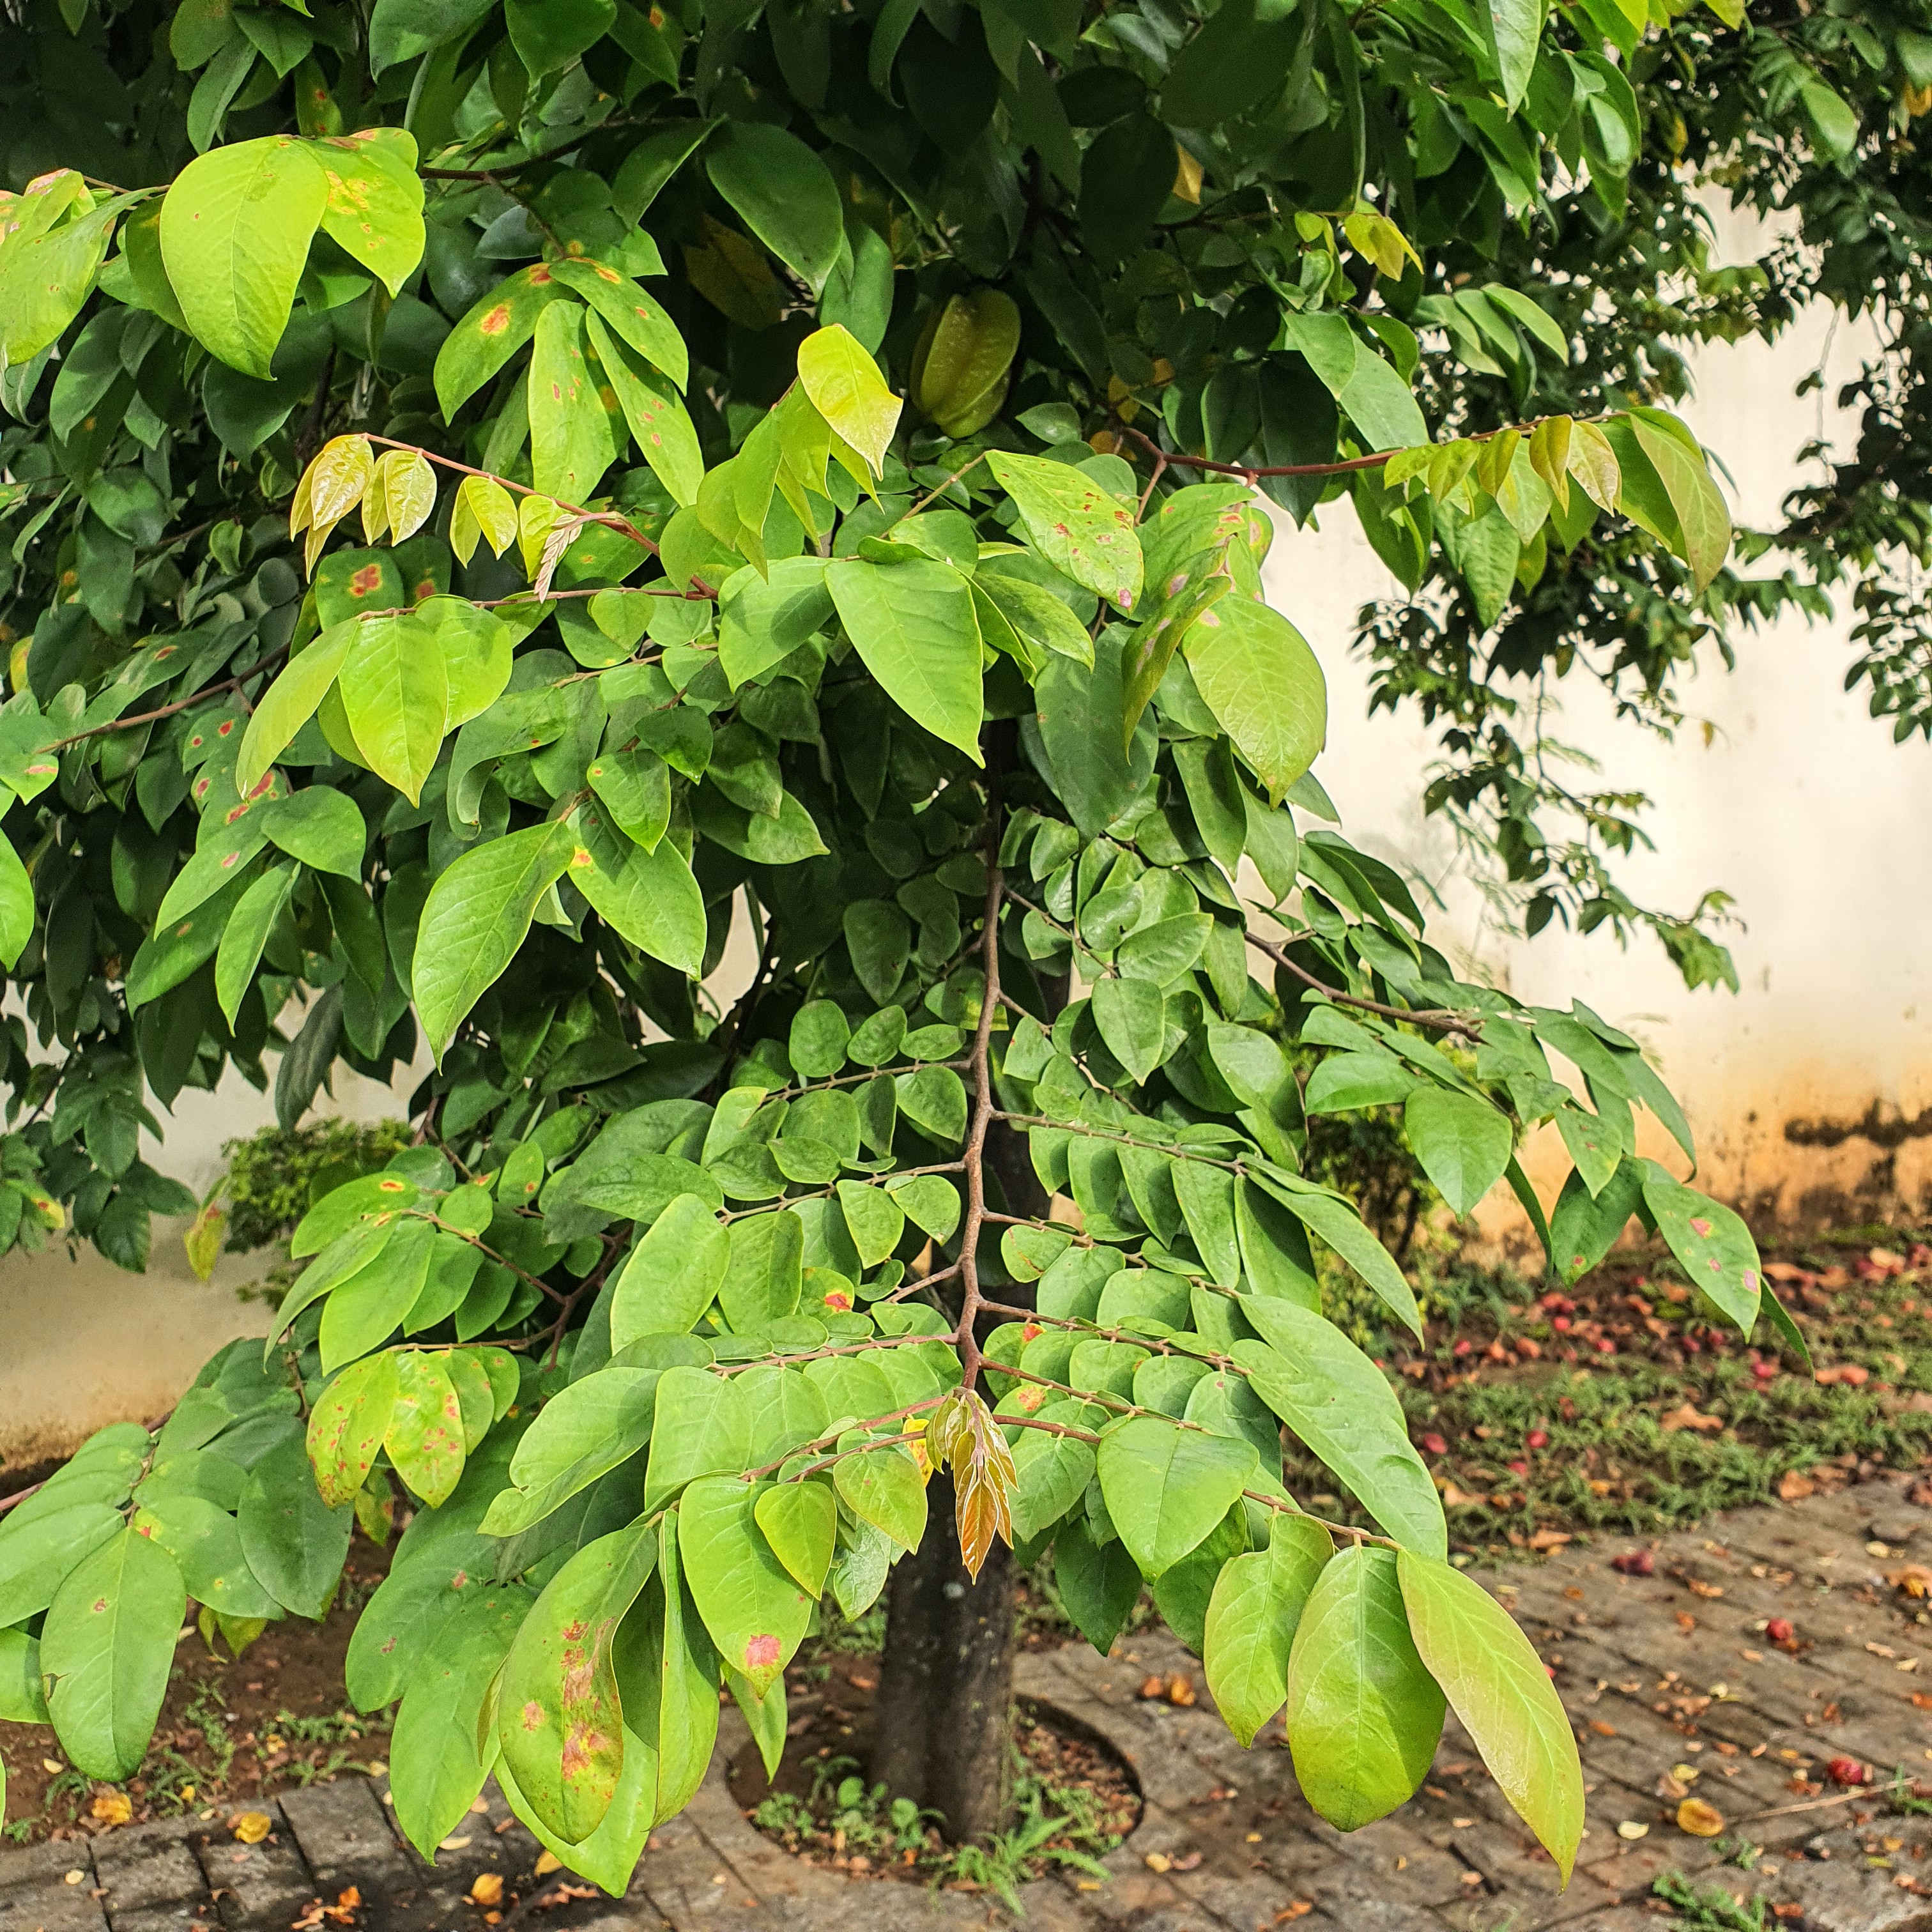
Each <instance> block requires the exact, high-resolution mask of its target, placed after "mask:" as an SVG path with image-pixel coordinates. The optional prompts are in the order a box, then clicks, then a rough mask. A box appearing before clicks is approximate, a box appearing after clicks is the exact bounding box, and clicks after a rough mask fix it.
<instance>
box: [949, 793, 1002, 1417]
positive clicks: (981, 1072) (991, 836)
mask: <svg viewBox="0 0 1932 1932" xmlns="http://www.w3.org/2000/svg"><path fill="white" fill-rule="evenodd" d="M988 790H989V793H990V794H991V796H989V799H988V801H987V803H988V808H989V809H988V820H989V831H988V833H987V838H988V849H989V851H990V852H991V853H992V856H991V858H990V859H989V862H988V863H987V866H986V913H985V921H986V930H985V931H984V932H983V933H982V934H981V935H980V953H981V956H982V957H983V960H984V962H985V967H986V985H985V986H983V988H982V989H980V1025H979V1028H978V1030H977V1031H976V1032H975V1033H974V1036H973V1053H972V1067H973V1082H974V1091H973V1124H972V1126H971V1127H970V1128H969V1129H968V1130H967V1136H966V1148H965V1163H966V1218H965V1222H964V1223H963V1224H962V1226H961V1228H960V1231H959V1279H960V1280H961V1282H962V1284H963V1285H964V1286H965V1295H963V1296H962V1298H961V1302H960V1308H959V1326H958V1327H957V1328H956V1329H955V1330H954V1331H953V1340H954V1342H955V1343H956V1345H957V1346H958V1348H959V1368H960V1386H961V1387H962V1388H968V1389H971V1388H973V1387H974V1385H975V1384H976V1383H977V1382H978V1381H979V1379H980V1340H979V1337H977V1335H976V1334H974V1332H973V1331H974V1323H975V1322H977V1320H978V1319H979V1315H980V1307H981V1305H982V1299H983V1298H982V1297H981V1295H980V1260H979V1243H980V1229H981V1228H982V1227H983V1226H984V1225H985V1223H986V1130H987V1129H988V1128H989V1127H991V1126H992V1124H993V1116H994V1114H995V1111H996V1110H995V1107H994V1105H993V1065H992V1044H993V1016H994V1015H995V1013H998V1011H999V1010H1000V901H1001V897H1002V895H1003V894H1004V890H1005V883H1006V881H1005V877H1004V874H1002V872H1001V870H1000V859H999V852H1000V801H999V795H998V792H997V790H994V789H993V787H992V786H990V785H989V787H988Z"/></svg>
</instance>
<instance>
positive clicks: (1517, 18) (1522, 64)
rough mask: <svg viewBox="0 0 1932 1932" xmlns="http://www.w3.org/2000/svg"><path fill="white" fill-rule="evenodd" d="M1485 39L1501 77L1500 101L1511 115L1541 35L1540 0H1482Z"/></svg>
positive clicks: (1524, 88)
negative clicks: (1501, 91) (1483, 0)
mask: <svg viewBox="0 0 1932 1932" xmlns="http://www.w3.org/2000/svg"><path fill="white" fill-rule="evenodd" d="M1483 28H1484V37H1485V38H1486V39H1487V40H1488V42H1489V43H1490V56H1491V58H1493V60H1494V61H1495V62H1496V71H1497V72H1498V74H1500V75H1501V76H1502V83H1503V104H1504V106H1505V107H1507V108H1508V110H1509V111H1510V113H1512V114H1514V113H1515V112H1516V111H1517V109H1518V108H1519V107H1521V106H1522V105H1523V96H1524V95H1526V94H1527V93H1528V92H1529V77H1530V75H1531V74H1532V73H1533V72H1534V71H1535V67H1536V52H1537V47H1538V43H1540V42H1541V40H1542V37H1543V0H1485V4H1484V7H1483Z"/></svg>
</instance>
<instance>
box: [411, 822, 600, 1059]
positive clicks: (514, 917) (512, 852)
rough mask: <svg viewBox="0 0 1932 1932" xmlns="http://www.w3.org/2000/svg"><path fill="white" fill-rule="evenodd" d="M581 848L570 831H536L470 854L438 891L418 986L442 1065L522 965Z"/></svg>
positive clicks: (423, 928)
mask: <svg viewBox="0 0 1932 1932" xmlns="http://www.w3.org/2000/svg"><path fill="white" fill-rule="evenodd" d="M574 847H575V841H574V839H573V838H571V834H570V830H569V828H568V826H565V825H562V824H551V825H532V826H530V827H529V829H527V830H525V831H522V832H511V833H509V834H508V835H507V836H505V837H503V838H495V839H491V840H489V841H486V842H485V843H484V844H481V845H479V846H478V847H476V848H475V850H472V851H469V852H466V853H463V856H461V857H460V859H458V860H457V861H456V862H455V864H454V865H452V866H451V867H450V868H449V871H446V872H444V873H443V874H441V875H440V877H438V878H437V882H436V883H435V884H434V885H433V886H431V888H430V890H429V897H428V899H427V900H425V902H424V904H423V913H422V923H421V924H420V925H419V926H418V927H417V929H416V953H415V956H414V959H413V962H412V964H411V966H410V984H411V986H413V988H414V989H415V992H416V1011H417V1013H419V1015H420V1016H422V1024H423V1030H424V1031H425V1033H426V1034H428V1036H429V1040H430V1044H431V1049H432V1050H433V1051H434V1052H435V1054H436V1055H437V1060H438V1061H439V1063H440V1061H441V1059H442V1056H443V1050H444V1049H446V1047H447V1046H449V1043H450V1041H451V1040H452V1039H453V1038H454V1037H455V1034H456V1029H457V1028H458V1027H459V1026H460V1025H462V1023H463V1019H464V1018H465V1016H466V1015H467V1014H468V1013H469V1010H470V1008H471V1007H473V1006H474V1005H475V1004H476V1002H477V1001H478V1000H479V999H481V998H482V996H483V995H484V993H485V992H487V990H488V989H490V987H491V986H493V985H495V983H496V981H497V980H499V979H500V978H501V977H502V974H503V972H504V971H505V968H507V967H508V965H509V963H510V962H511V960H512V959H514V958H515V957H516V955H517V948H518V947H520V946H521V945H522V944H523V935H525V934H526V933H527V932H529V929H530V920H531V919H532V916H534V915H535V912H536V908H537V901H538V900H539V899H540V898H542V896H543V895H544V892H546V891H547V889H549V888H550V886H551V885H552V884H553V883H554V882H555V880H556V879H557V878H558V877H559V876H560V875H561V874H562V871H563V870H564V868H565V866H566V865H568V864H569V862H570V859H571V853H572V851H573V850H574Z"/></svg>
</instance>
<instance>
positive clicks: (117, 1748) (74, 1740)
mask: <svg viewBox="0 0 1932 1932" xmlns="http://www.w3.org/2000/svg"><path fill="white" fill-rule="evenodd" d="M304 1467H305V1469H306V1465H305V1466H304ZM186 1608H187V1591H186V1589H185V1588H184V1586H183V1585H182V1583H181V1571H180V1569H179V1568H178V1567H177V1565H175V1560H174V1559H173V1558H172V1556H169V1554H168V1553H167V1552H166V1550H164V1549H163V1548H162V1547H161V1546H160V1544H158V1543H157V1542H155V1541H153V1540H152V1539H151V1538H148V1537H145V1536H143V1535H142V1534H141V1533H140V1532H139V1531H138V1530H136V1529H133V1528H131V1527H130V1528H128V1529H124V1530H122V1531H121V1532H119V1534H118V1535H116V1536H115V1537H114V1538H113V1539H112V1540H111V1541H109V1542H107V1543H105V1544H102V1546H101V1547H100V1548H99V1549H98V1550H95V1552H94V1553H92V1555H91V1556H87V1557H85V1558H83V1559H82V1561H81V1562H80V1563H79V1564H78V1565H77V1566H76V1567H75V1568H74V1570H73V1571H71V1573H70V1574H69V1575H68V1578H67V1580H66V1581H65V1583H62V1586H61V1587H60V1589H59V1590H58V1592H57V1593H56V1594H55V1598H54V1600H53V1602H52V1604H51V1605H50V1606H49V1608H48V1611H47V1619H46V1628H44V1629H43V1631H42V1632H41V1634H40V1668H41V1670H43V1671H44V1672H46V1673H47V1675H48V1676H50V1677H51V1678H52V1679H53V1691H52V1694H51V1695H50V1696H49V1698H48V1700H47V1709H48V1711H49V1714H50V1715H52V1719H53V1726H54V1732H55V1736H58V1738H59V1739H60V1742H61V1746H62V1749H63V1750H65V1752H66V1753H67V1754H68V1757H70V1758H71V1760H73V1762H74V1769H76V1770H77V1771H80V1772H84V1773H85V1774H86V1775H87V1776H88V1777H89V1778H107V1779H111V1780H115V1781H118V1780H120V1779H121V1778H130V1777H131V1776H133V1774H134V1772H136V1770H137V1769H139V1766H140V1763H141V1760H142V1757H143V1756H144V1755H145V1752H146V1751H147V1748H148V1738H149V1736H151V1733H153V1730H154V1721H155V1720H156V1719H157V1718H158V1717H159V1716H160V1714H161V1700H162V1698H163V1696H164V1695H165V1694H166V1691H167V1688H168V1673H169V1669H170V1667H172V1664H173V1662H174V1655H175V1643H176V1641H177V1640H178V1637H179V1635H180V1632H181V1615H182V1613H183V1611H184V1610H185V1609H186Z"/></svg>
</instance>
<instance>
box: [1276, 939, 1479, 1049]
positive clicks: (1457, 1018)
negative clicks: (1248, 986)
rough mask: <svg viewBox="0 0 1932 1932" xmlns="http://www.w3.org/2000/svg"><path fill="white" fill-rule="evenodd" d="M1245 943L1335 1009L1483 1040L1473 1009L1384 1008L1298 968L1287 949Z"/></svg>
mask: <svg viewBox="0 0 1932 1932" xmlns="http://www.w3.org/2000/svg"><path fill="white" fill-rule="evenodd" d="M1247 941H1248V944H1250V946H1252V947H1253V948H1254V949H1255V950H1256V952H1257V953H1266V954H1267V955H1268V957H1269V958H1270V959H1272V960H1273V961H1274V963H1275V964H1276V965H1277V966H1279V967H1280V968H1282V970H1283V971H1284V972H1287V973H1291V974H1293V975H1294V976H1295V978H1296V979H1298V980H1300V981H1301V983H1302V984H1303V985H1304V986H1308V987H1311V988H1313V990H1314V991H1315V992H1318V993H1322V994H1325V995H1327V997H1328V998H1330V999H1331V1000H1333V1001H1334V1002H1335V1004H1337V1006H1338V1007H1355V1009H1356V1010H1358V1012H1361V1013H1378V1014H1379V1015H1380V1016H1382V1018H1383V1019H1389V1020H1407V1021H1408V1022H1409V1023H1410V1024H1411V1025H1414V1026H1425V1027H1434V1028H1436V1029H1437V1031H1439V1032H1442V1033H1460V1034H1463V1036H1464V1037H1466V1038H1467V1039H1469V1040H1477V1041H1480V1040H1481V1039H1482V1037H1483V1019H1482V1016H1481V1014H1480V1013H1478V1012H1477V1011H1476V1010H1475V1008H1474V1007H1466V1008H1461V1009H1458V1008H1457V1007H1385V1006H1384V1005H1383V1004H1382V1001H1379V1000H1366V999H1364V998H1362V996H1361V995H1360V994H1359V993H1345V992H1343V991H1342V989H1340V987H1339V986H1330V985H1329V983H1328V981H1327V980H1318V979H1317V978H1316V977H1315V975H1314V974H1313V973H1311V972H1310V971H1309V970H1308V969H1307V967H1305V966H1298V965H1296V964H1295V962H1294V961H1293V960H1292V959H1290V958H1289V956H1288V950H1287V948H1286V947H1283V946H1282V945H1280V944H1278V943H1277V941H1274V940H1272V939H1268V938H1264V937H1263V936H1262V935H1261V934H1260V933H1259V932H1253V931H1250V932H1249V933H1248V935H1247Z"/></svg>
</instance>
